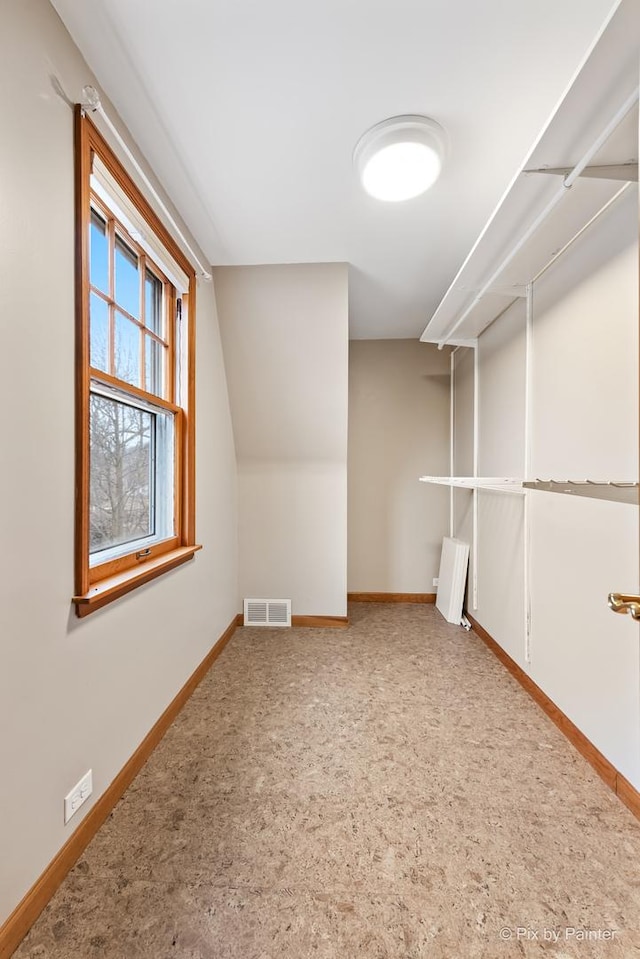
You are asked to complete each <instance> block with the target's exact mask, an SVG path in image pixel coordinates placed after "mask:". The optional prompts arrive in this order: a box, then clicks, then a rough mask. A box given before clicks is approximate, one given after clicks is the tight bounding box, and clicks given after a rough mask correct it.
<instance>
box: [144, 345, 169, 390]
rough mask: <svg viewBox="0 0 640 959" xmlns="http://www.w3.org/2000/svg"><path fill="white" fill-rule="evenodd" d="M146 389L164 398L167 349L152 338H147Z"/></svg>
mask: <svg viewBox="0 0 640 959" xmlns="http://www.w3.org/2000/svg"><path fill="white" fill-rule="evenodd" d="M145 340H146V342H145V376H146V384H145V389H146V390H147V391H148V392H149V393H154V394H155V395H156V396H164V375H163V373H164V361H165V347H164V346H162V344H161V343H158V341H157V340H152V339H151V337H150V336H145Z"/></svg>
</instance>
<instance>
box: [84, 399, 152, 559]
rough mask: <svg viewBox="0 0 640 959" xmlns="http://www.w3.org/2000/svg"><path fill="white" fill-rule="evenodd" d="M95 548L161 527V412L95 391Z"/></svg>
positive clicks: (92, 413) (92, 410)
mask: <svg viewBox="0 0 640 959" xmlns="http://www.w3.org/2000/svg"><path fill="white" fill-rule="evenodd" d="M90 417H91V421H90V438H91V480H90V482H91V495H90V551H91V552H92V553H93V552H95V551H96V550H102V549H108V548H109V547H113V546H117V545H119V544H121V543H130V542H131V541H133V540H137V539H141V538H142V537H145V536H152V535H153V533H154V532H155V529H154V525H155V524H154V519H153V500H154V489H155V476H154V470H155V466H154V462H155V456H154V450H153V446H154V442H153V441H154V428H155V423H154V420H155V416H154V415H153V414H152V413H149V412H148V411H147V410H142V409H137V408H136V407H133V406H129V405H127V404H126V403H120V402H118V401H117V400H114V399H111V398H109V397H106V396H98V395H96V394H92V396H91V407H90Z"/></svg>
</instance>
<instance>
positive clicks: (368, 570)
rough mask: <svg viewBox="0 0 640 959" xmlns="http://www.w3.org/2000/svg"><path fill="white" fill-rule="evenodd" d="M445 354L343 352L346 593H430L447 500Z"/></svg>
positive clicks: (417, 347)
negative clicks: (437, 482)
mask: <svg viewBox="0 0 640 959" xmlns="http://www.w3.org/2000/svg"><path fill="white" fill-rule="evenodd" d="M448 417H449V351H448V350H444V351H439V350H438V349H437V347H436V346H433V345H431V344H427V343H419V342H418V341H415V340H353V341H352V342H351V344H350V350H349V576H348V582H349V591H350V592H391V593H432V592H434V587H433V577H434V576H437V575H438V570H439V565H440V552H441V548H442V537H443V536H445V535H447V533H448V508H449V505H448V504H449V492H448V490H447V489H445V488H444V487H439V486H428V485H426V484H424V483H419V482H418V477H419V476H422V475H424V474H430V475H432V476H440V475H446V474H447V473H448V472H449V419H448Z"/></svg>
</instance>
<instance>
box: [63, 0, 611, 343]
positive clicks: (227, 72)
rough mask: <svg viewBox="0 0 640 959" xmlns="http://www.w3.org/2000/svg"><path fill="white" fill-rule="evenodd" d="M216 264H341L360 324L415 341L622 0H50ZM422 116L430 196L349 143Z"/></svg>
mask: <svg viewBox="0 0 640 959" xmlns="http://www.w3.org/2000/svg"><path fill="white" fill-rule="evenodd" d="M52 2H53V5H54V6H55V8H56V9H57V10H58V13H59V14H60V16H61V17H62V19H63V21H64V22H65V24H66V26H67V28H68V29H69V31H70V33H71V35H72V36H73V38H74V39H75V41H76V43H77V44H78V46H79V47H80V49H81V50H82V52H83V53H84V55H85V57H86V59H87V61H88V63H89V65H90V67H91V68H92V69H93V71H94V72H95V74H96V76H97V78H98V81H99V82H100V84H101V85H102V87H103V88H104V90H105V92H106V93H107V95H108V96H109V97H110V99H111V100H112V101H113V103H114V105H115V106H116V108H117V109H118V111H119V113H120V115H121V116H122V118H123V119H124V121H125V122H126V123H127V125H128V127H129V129H130V130H131V132H132V134H133V136H134V137H135V139H136V140H137V142H138V144H139V145H140V148H141V150H142V152H143V153H144V155H145V156H146V158H147V159H148V161H149V162H150V164H151V166H152V167H153V169H154V170H155V171H156V173H157V174H158V176H159V177H160V179H161V180H162V182H163V184H164V186H165V187H166V189H167V191H168V193H169V194H170V196H171V197H172V199H173V200H174V202H175V204H176V206H177V207H178V209H179V210H180V211H181V213H182V215H183V217H184V219H185V221H186V223H187V225H188V226H189V227H190V229H191V230H192V232H193V234H194V236H195V237H196V239H197V240H198V241H199V243H200V245H201V246H202V248H203V251H204V252H205V253H206V255H207V257H208V258H209V259H210V260H211V262H212V263H213V264H215V265H219V264H257V263H301V262H334V261H346V262H348V263H349V264H350V280H349V283H350V324H351V336H352V337H354V338H378V337H413V336H416V337H418V336H419V335H420V333H421V332H422V330H423V328H424V326H425V323H426V322H427V320H428V319H429V318H430V316H431V315H432V313H433V312H434V310H435V308H436V307H437V305H438V303H439V301H440V299H441V298H442V296H443V295H444V293H445V292H446V290H447V288H448V286H449V284H450V282H451V280H452V279H453V277H454V276H455V274H456V272H457V270H458V268H459V266H460V264H461V263H462V261H463V260H464V258H465V256H466V254H467V253H468V251H469V249H470V247H471V245H472V244H473V242H474V240H475V239H476V237H477V235H478V233H479V232H480V230H481V228H482V227H483V225H484V223H485V221H486V220H487V218H488V217H489V215H490V213H491V211H492V210H493V208H494V207H495V206H496V204H497V202H498V201H499V199H500V197H501V195H502V193H503V192H504V190H505V189H506V187H507V186H508V184H509V181H510V180H511V178H512V177H513V175H514V174H515V173H516V171H517V170H518V168H519V166H520V164H521V163H522V162H523V160H524V158H525V156H526V155H527V153H528V152H529V149H530V147H531V146H532V144H533V142H534V141H535V139H536V137H537V135H538V134H539V132H540V130H541V129H542V127H543V126H544V125H545V123H546V121H547V119H548V118H549V116H550V114H551V113H552V111H553V109H554V108H555V106H556V104H557V102H558V100H559V99H560V97H561V96H562V94H563V93H564V91H565V89H566V87H567V86H568V84H569V82H570V81H571V78H572V77H573V75H574V74H575V72H576V70H577V68H578V67H579V65H580V64H581V62H582V60H583V58H584V56H585V55H586V54H587V52H588V50H589V49H590V47H591V46H592V44H593V42H594V40H595V39H596V37H597V35H598V34H599V32H600V29H601V27H602V25H603V24H604V22H605V20H606V19H607V18H608V15H609V13H610V11H611V10H612V8H614V7H616V6H617V2H614V0H536V2H535V3H532V2H530V0H482V2H478V0H319V2H315V3H310V2H308V0H269V2H264V0H262V2H260V0H181V2H180V3H177V2H176V0H135V2H133V0H84V2H83V3H78V0H52ZM401 113H422V114H426V115H427V116H431V117H433V118H434V119H436V120H437V121H438V122H439V123H440V124H442V126H443V127H445V129H446V131H447V133H448V136H449V140H450V148H449V156H448V159H447V161H446V165H445V168H444V171H443V175H442V177H441V178H440V180H439V181H438V182H437V183H436V185H435V186H434V187H433V188H432V189H431V190H430V191H429V192H428V193H426V194H425V195H424V196H422V197H420V198H418V199H415V200H410V201H407V202H405V203H400V204H384V203H381V202H380V201H376V200H374V199H371V198H370V197H368V196H367V195H366V194H364V193H363V191H362V190H361V188H360V187H359V184H358V183H357V181H356V179H355V175H354V172H353V167H352V152H353V148H354V146H355V144H356V142H357V140H358V138H359V137H360V135H361V134H362V133H363V132H364V131H365V130H366V129H367V128H368V127H370V126H371V125H373V124H374V123H377V122H378V121H380V120H383V119H385V118H387V117H390V116H394V115H397V114H401Z"/></svg>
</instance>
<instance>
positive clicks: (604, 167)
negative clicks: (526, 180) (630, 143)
mask: <svg viewBox="0 0 640 959" xmlns="http://www.w3.org/2000/svg"><path fill="white" fill-rule="evenodd" d="M572 170H573V167H570V166H559V167H540V168H539V169H537V170H524V171H523V172H524V173H550V174H551V175H552V176H568V175H569V174H570V173H571V172H572ZM580 176H581V177H582V176H586V177H593V178H594V179H597V180H624V181H625V182H626V183H634V182H636V183H637V181H638V162H637V160H636V161H630V162H629V163H609V164H600V165H595V166H586V167H585V168H584V170H582V171H581V172H580Z"/></svg>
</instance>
